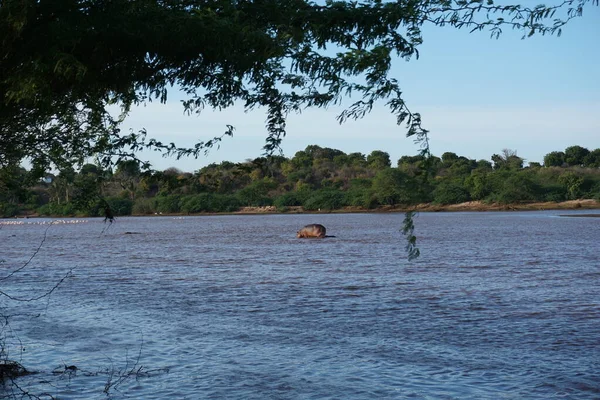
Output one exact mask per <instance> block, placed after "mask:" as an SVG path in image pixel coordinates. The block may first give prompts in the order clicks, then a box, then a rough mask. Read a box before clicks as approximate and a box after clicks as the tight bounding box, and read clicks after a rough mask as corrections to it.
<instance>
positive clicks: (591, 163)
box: [583, 149, 600, 168]
mask: <svg viewBox="0 0 600 400" xmlns="http://www.w3.org/2000/svg"><path fill="white" fill-rule="evenodd" d="M583 164H584V165H585V166H586V167H590V168H600V149H596V150H593V151H591V152H590V153H589V154H588V155H587V156H585V158H584V159H583Z"/></svg>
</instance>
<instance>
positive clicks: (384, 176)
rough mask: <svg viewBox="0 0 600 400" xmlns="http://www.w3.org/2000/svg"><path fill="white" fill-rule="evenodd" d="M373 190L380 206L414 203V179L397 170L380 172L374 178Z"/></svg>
mask: <svg viewBox="0 0 600 400" xmlns="http://www.w3.org/2000/svg"><path fill="white" fill-rule="evenodd" d="M372 188H373V194H374V196H375V198H376V199H377V201H378V202H379V204H385V205H394V204H410V203H413V201H414V197H415V181H414V179H413V178H411V177H410V176H408V175H407V174H406V173H404V172H402V171H400V170H399V169H397V168H387V169H384V170H381V171H379V172H378V173H377V175H375V178H373V186H372Z"/></svg>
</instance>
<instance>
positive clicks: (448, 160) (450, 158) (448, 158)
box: [442, 151, 458, 168]
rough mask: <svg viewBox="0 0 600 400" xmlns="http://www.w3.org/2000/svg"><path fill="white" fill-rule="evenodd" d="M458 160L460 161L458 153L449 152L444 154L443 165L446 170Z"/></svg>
mask: <svg viewBox="0 0 600 400" xmlns="http://www.w3.org/2000/svg"><path fill="white" fill-rule="evenodd" d="M456 160H458V155H457V154H456V153H452V152H450V151H447V152H445V153H444V154H442V164H443V166H444V167H445V168H448V167H450V166H451V165H452V164H454V162H455V161H456Z"/></svg>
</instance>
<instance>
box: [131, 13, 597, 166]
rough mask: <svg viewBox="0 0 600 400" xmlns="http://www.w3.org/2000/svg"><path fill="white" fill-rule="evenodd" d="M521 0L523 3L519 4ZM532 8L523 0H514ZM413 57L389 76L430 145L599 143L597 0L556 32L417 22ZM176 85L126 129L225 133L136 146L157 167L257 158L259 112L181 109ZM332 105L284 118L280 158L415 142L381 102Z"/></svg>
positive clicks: (476, 147)
mask: <svg viewBox="0 0 600 400" xmlns="http://www.w3.org/2000/svg"><path fill="white" fill-rule="evenodd" d="M529 3H531V4H529ZM522 4H524V5H530V6H534V5H536V4H537V3H534V2H531V1H524V2H522ZM423 39H424V43H423V45H422V46H421V47H420V58H419V59H418V60H417V59H412V60H411V61H409V62H406V61H404V60H396V62H395V65H394V68H393V70H392V71H391V74H390V75H391V76H393V77H395V78H397V79H398V80H399V82H400V84H401V86H402V88H403V91H404V95H405V100H406V101H407V103H408V105H409V107H410V109H411V111H413V112H419V113H421V116H422V118H423V125H424V127H425V128H426V129H429V130H430V131H431V132H430V144H431V150H432V153H433V154H435V155H438V156H440V155H441V154H442V153H444V152H446V151H452V152H455V153H457V154H459V155H464V156H466V157H469V158H474V159H487V160H489V159H490V157H491V156H492V154H494V153H500V152H501V151H502V149H504V148H508V149H512V150H516V151H517V154H518V155H519V156H521V157H523V158H525V159H526V160H527V161H537V162H542V161H543V156H544V155H545V154H547V153H549V152H551V151H555V150H564V149H565V148H566V147H568V146H572V145H581V146H584V147H587V148H589V149H590V150H592V149H596V148H599V147H600V74H599V73H598V71H600V51H599V50H600V7H597V6H593V5H590V6H588V7H587V8H585V9H584V15H583V17H582V18H580V19H576V20H573V21H571V22H570V23H569V24H568V25H567V26H566V27H565V28H564V29H563V33H562V36H561V37H556V36H534V37H531V38H528V39H525V40H521V33H518V32H512V31H506V32H505V33H504V34H503V35H502V36H501V37H500V39H498V40H496V39H491V38H490V36H489V33H488V32H485V31H484V32H475V33H469V32H468V30H461V31H457V30H455V29H453V28H450V27H443V28H440V27H433V26H426V27H424V31H423ZM180 98H181V97H180V96H179V95H178V94H177V93H171V94H170V99H171V100H170V101H168V102H167V104H159V103H151V104H149V105H147V106H145V107H139V108H137V109H135V110H134V111H133V112H132V113H131V115H130V116H129V118H128V119H127V120H126V121H125V124H124V127H125V128H126V129H128V128H132V129H134V130H138V129H141V128H146V129H147V130H148V134H149V136H150V137H155V138H157V139H159V140H163V141H166V142H175V143H176V144H178V145H180V146H191V145H193V144H194V143H195V142H197V141H205V140H208V139H210V138H212V137H213V136H215V135H219V134H220V133H222V132H223V131H224V130H225V125H226V124H231V125H234V126H235V128H236V132H235V134H234V137H233V138H226V139H224V141H223V142H222V144H221V148H220V149H219V150H216V149H214V150H212V151H211V153H210V154H209V155H208V156H207V157H204V156H202V157H200V158H199V159H193V158H188V159H182V160H175V159H173V158H162V157H160V156H159V155H157V154H156V153H154V154H153V153H149V152H147V153H143V154H141V156H142V158H144V159H148V160H150V161H151V162H152V164H153V167H154V168H156V169H159V170H162V169H166V168H169V167H177V168H179V169H181V170H183V171H189V172H192V171H195V170H198V169H200V168H202V167H203V166H205V165H208V164H210V163H212V162H221V161H224V160H227V161H232V162H240V161H244V160H246V159H249V158H255V157H259V156H261V154H262V152H263V150H262V146H263V145H264V139H265V137H266V132H265V129H264V120H265V114H264V112H263V111H261V110H260V109H259V110H255V111H253V112H251V113H248V114H246V113H244V112H243V109H242V107H241V106H240V107H237V106H235V107H233V108H231V109H228V110H225V111H222V112H213V111H210V110H205V111H203V112H202V114H200V115H199V116H195V115H192V116H187V115H184V114H183V109H182V106H181V105H180V103H179V100H178V99H180ZM340 111H341V109H333V108H332V109H328V110H306V111H304V112H303V113H302V114H301V115H292V116H290V118H289V119H288V125H287V126H288V134H287V136H286V138H285V139H284V142H283V145H282V147H283V151H284V155H285V156H286V157H292V156H293V155H294V154H295V153H296V151H299V150H303V149H304V148H305V147H306V146H308V145H312V144H316V145H319V146H322V147H331V148H336V149H339V150H342V151H344V152H346V153H350V152H361V153H364V154H369V153H370V152H371V151H373V150H383V151H386V152H388V153H389V154H390V157H391V159H392V163H393V164H394V165H395V163H396V161H397V160H398V158H400V157H401V156H403V155H413V154H416V153H417V151H418V148H417V146H416V145H415V144H413V141H412V139H410V138H406V137H405V134H406V129H405V127H404V126H398V125H396V123H395V119H394V117H393V115H391V114H390V113H389V112H388V111H387V109H386V108H385V107H383V106H382V107H380V108H375V109H374V110H373V112H372V113H371V114H370V115H368V116H367V117H365V118H364V119H363V120H360V121H356V122H355V121H349V122H346V123H345V124H343V125H339V124H338V123H337V121H336V119H335V117H336V115H337V114H338V113H339V112H340Z"/></svg>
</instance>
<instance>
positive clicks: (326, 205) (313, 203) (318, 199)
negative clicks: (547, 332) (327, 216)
mask: <svg viewBox="0 0 600 400" xmlns="http://www.w3.org/2000/svg"><path fill="white" fill-rule="evenodd" d="M344 197H345V196H344V193H342V192H340V191H338V190H331V189H325V190H318V191H316V192H314V193H313V195H312V196H310V197H309V198H308V199H307V200H306V201H305V202H304V203H303V206H304V209H306V210H337V209H340V208H342V207H344V206H345V205H346V204H345V202H344Z"/></svg>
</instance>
